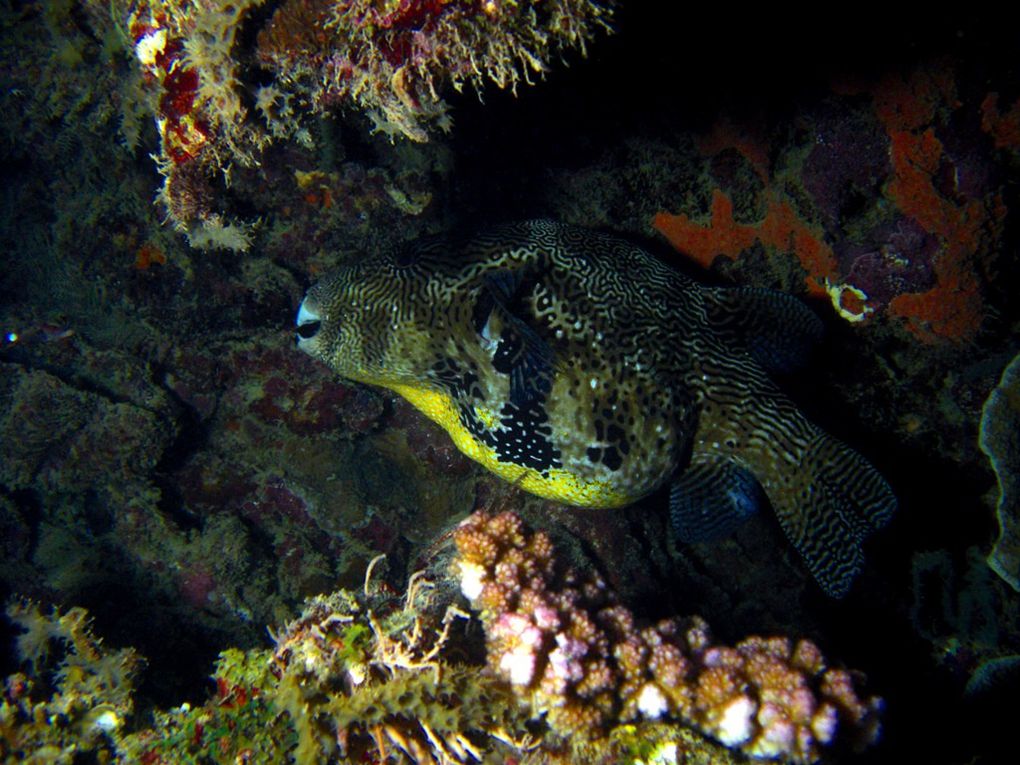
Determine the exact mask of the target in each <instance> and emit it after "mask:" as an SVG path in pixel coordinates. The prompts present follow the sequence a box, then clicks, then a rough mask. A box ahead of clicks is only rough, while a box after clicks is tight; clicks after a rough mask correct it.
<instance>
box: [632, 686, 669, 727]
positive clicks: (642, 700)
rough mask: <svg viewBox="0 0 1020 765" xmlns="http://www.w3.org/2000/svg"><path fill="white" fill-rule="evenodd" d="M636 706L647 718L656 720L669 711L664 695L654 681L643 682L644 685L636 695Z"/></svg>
mask: <svg viewBox="0 0 1020 765" xmlns="http://www.w3.org/2000/svg"><path fill="white" fill-rule="evenodd" d="M637 706H638V710H639V711H640V712H641V714H643V715H644V716H645V717H646V718H647V719H649V720H658V719H659V718H660V717H662V716H663V715H664V714H666V712H667V711H669V704H668V703H667V701H666V697H665V696H663V695H662V691H660V690H659V686H657V685H655V684H654V683H645V687H644V688H642V689H641V693H640V695H638V700H637Z"/></svg>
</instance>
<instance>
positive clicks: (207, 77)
mask: <svg viewBox="0 0 1020 765" xmlns="http://www.w3.org/2000/svg"><path fill="white" fill-rule="evenodd" d="M100 3H102V4H103V5H105V3H104V2H102V0H90V3H89V4H90V5H91V6H94V8H93V10H95V11H96V12H98V10H97V6H98V5H99V4H100ZM266 6H268V7H266ZM114 8H115V9H116V11H115V12H116V13H120V14H121V15H122V17H123V19H124V24H125V28H126V30H127V33H128V36H129V38H130V40H131V41H132V45H133V50H134V54H135V57H136V59H137V61H138V64H139V65H140V67H141V71H142V80H143V85H144V87H145V88H146V90H147V91H148V94H149V103H150V106H151V108H152V111H153V113H154V115H155V118H156V124H157V127H158V130H159V135H160V152H159V156H158V158H157V163H158V166H159V169H160V172H161V173H162V174H163V176H164V183H163V187H162V189H161V191H160V193H159V197H158V200H159V201H160V202H161V204H162V206H163V207H164V209H165V210H166V213H167V217H168V219H169V220H170V221H172V222H173V223H174V224H175V225H176V227H177V228H179V229H181V230H183V231H185V232H187V234H188V238H189V241H190V243H191V244H192V246H194V247H199V248H224V249H230V250H236V251H239V250H247V249H248V247H249V246H250V243H251V234H252V226H251V224H250V223H241V222H239V221H237V220H235V219H234V218H231V217H229V216H226V215H224V214H223V212H222V209H221V208H222V207H223V202H224V198H225V196H226V195H225V193H224V192H225V186H229V185H230V183H231V175H232V173H234V172H236V171H237V170H239V169H244V168H252V169H255V168H259V166H260V164H261V162H262V154H263V151H264V150H265V149H266V147H267V146H268V145H269V144H270V143H271V142H272V141H273V140H274V139H283V138H289V139H293V140H294V141H295V142H297V143H299V144H301V145H305V146H308V145H311V144H312V143H313V142H314V139H313V135H312V131H311V130H310V128H309V119H308V117H309V116H310V115H313V114H323V113H327V112H330V111H334V110H336V109H338V108H346V107H354V108H355V109H357V110H359V111H363V112H364V113H366V114H367V115H368V117H369V118H370V119H371V121H372V123H373V125H374V126H375V129H376V130H378V131H381V132H383V133H385V134H387V135H389V136H391V137H396V136H403V137H407V138H410V139H412V140H414V141H420V142H424V141H426V140H428V127H429V126H431V125H438V126H439V127H440V128H441V129H444V130H445V129H448V128H449V125H450V120H449V117H448V115H447V111H448V107H447V104H446V102H445V101H444V100H443V95H442V94H443V93H444V91H445V90H446V89H447V88H448V87H452V88H454V89H456V90H461V89H462V88H463V87H464V85H465V84H470V85H472V86H474V87H475V88H476V89H478V90H479V91H480V90H481V89H482V88H483V86H484V84H485V83H486V82H491V83H493V84H495V85H496V86H497V87H499V88H509V89H511V90H513V91H514V92H516V88H517V86H518V84H520V83H521V82H526V83H531V82H532V76H533V75H538V74H542V73H544V72H545V71H547V69H548V68H549V65H550V62H551V61H552V60H553V59H555V58H556V57H558V56H560V55H562V54H563V53H564V52H565V51H566V50H568V49H574V48H576V49H579V50H580V51H581V53H582V54H583V53H584V52H585V48H586V45H587V44H588V42H590V41H591V40H592V38H593V37H594V36H595V34H596V32H597V31H598V30H599V29H603V30H608V28H609V26H608V24H609V18H610V16H611V3H609V2H606V3H601V4H599V3H595V2H593V1H592V0H544V1H543V2H528V3H516V2H512V3H508V2H501V1H499V0H389V1H388V2H383V3H378V2H373V1H372V0H343V1H338V0H283V1H282V2H275V3H266V2H265V0H242V2H235V0H212V1H210V2H196V1H194V0H144V1H143V2H139V3H130V4H128V3H126V2H125V1H124V0H116V2H115V4H114ZM256 8H258V9H259V13H258V14H254V13H252V11H253V10H254V9H256ZM252 59H254V60H255V61H256V62H257V63H258V64H259V65H260V66H261V67H263V68H264V70H265V71H263V72H260V73H259V74H258V76H257V77H255V78H254V79H253V78H252V73H246V70H247V69H248V68H250V61H251V60H252ZM246 89H250V90H251V91H253V92H254V94H255V98H254V108H255V111H256V112H257V114H258V115H259V118H260V119H256V118H255V117H254V115H250V114H249V110H248V108H247V106H246V105H245V103H246V98H245V97H244V96H243V93H244V91H245V90H246ZM256 174H261V171H258V170H257V171H256ZM221 175H222V179H220V178H219V176H221ZM221 183H222V185H221ZM330 199H331V198H330ZM396 201H397V204H398V206H401V207H406V208H407V209H406V212H407V213H408V214H417V213H418V212H420V211H421V209H422V204H423V203H422V201H421V200H415V199H408V198H403V199H399V200H396ZM426 201H427V200H426Z"/></svg>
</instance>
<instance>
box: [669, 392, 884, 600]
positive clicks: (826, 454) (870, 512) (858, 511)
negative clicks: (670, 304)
mask: <svg viewBox="0 0 1020 765" xmlns="http://www.w3.org/2000/svg"><path fill="white" fill-rule="evenodd" d="M759 374H760V373H759ZM763 382H764V383H765V384H766V385H767V384H768V381H767V380H766V381H763ZM761 392H762V391H761V390H760V389H759V393H761ZM769 393H771V394H772V395H769ZM769 393H766V394H765V396H764V397H763V399H761V398H759V399H758V400H757V402H756V405H751V406H747V407H742V409H743V411H742V412H741V414H740V419H739V420H738V421H737V422H739V425H732V426H731V425H729V423H730V422H733V421H732V420H730V418H731V417H732V415H731V414H725V413H723V416H722V417H720V418H718V419H719V421H722V420H726V421H727V424H726V425H723V426H722V427H721V428H720V427H719V426H718V422H713V420H714V419H715V417H713V416H712V415H711V414H709V415H708V416H707V417H703V418H702V422H701V423H699V436H698V437H697V443H698V444H699V445H698V446H696V447H695V450H694V452H693V453H692V455H691V462H690V465H689V466H688V468H687V469H686V470H685V471H684V472H683V473H681V474H680V476H679V477H678V479H677V481H676V482H675V483H674V484H673V487H672V491H671V495H670V510H671V515H672V520H673V525H674V527H675V529H676V531H677V535H678V537H679V538H680V539H681V540H682V541H685V542H704V541H710V540H712V539H714V538H717V537H719V536H721V535H723V534H726V533H729V532H731V531H733V530H734V528H735V527H736V526H737V525H738V524H739V523H741V522H742V521H743V520H745V519H746V518H748V517H749V516H750V515H752V514H753V513H754V512H755V511H756V510H757V509H758V508H759V507H760V506H762V505H764V504H765V503H764V502H763V501H762V498H761V495H762V493H764V496H765V497H767V499H768V504H770V505H771V506H772V509H773V511H774V512H775V514H776V517H777V519H778V520H779V525H780V526H781V527H782V529H783V531H784V533H785V534H786V537H787V538H788V539H789V540H790V542H791V543H792V544H793V546H794V547H795V548H796V549H797V551H798V552H799V553H800V555H801V557H802V558H803V559H804V562H805V563H806V564H807V567H808V569H809V570H810V571H811V574H812V575H813V576H814V578H815V579H816V580H817V582H818V584H819V585H820V586H821V588H822V589H823V590H824V591H825V592H826V593H827V594H828V595H830V596H832V597H835V598H840V597H843V596H844V595H846V593H847V592H848V591H849V589H850V585H851V584H852V583H853V580H854V578H855V577H856V576H857V574H859V573H860V571H861V569H862V568H863V566H864V552H863V549H862V545H863V543H864V540H865V539H866V538H867V537H868V536H869V535H870V534H871V533H872V532H874V531H876V530H877V529H879V528H881V527H882V526H883V525H885V523H886V522H887V521H888V520H889V519H890V518H891V517H892V515H893V513H894V512H895V510H896V497H895V496H894V495H893V492H892V489H890V487H889V485H888V484H887V483H886V482H885V479H884V478H882V476H881V475H880V474H879V473H878V471H877V470H875V468H874V467H872V466H871V464H870V463H869V462H868V461H867V460H865V459H864V458H863V457H862V456H861V455H859V454H858V453H857V452H855V451H853V450H852V449H850V448H849V447H848V446H846V445H845V444H843V443H842V442H841V441H839V440H837V439H835V438H833V437H831V436H829V435H828V434H826V433H824V432H823V431H821V430H819V429H818V428H817V427H815V426H814V425H812V424H811V423H810V422H808V421H807V420H806V419H805V418H804V416H803V415H801V414H800V412H798V411H797V410H796V408H795V407H794V406H793V404H792V402H790V401H789V400H788V399H786V398H785V396H783V395H782V394H781V393H779V391H778V390H775V389H773V390H771V391H769ZM748 400H749V401H754V398H753V397H752V398H750V399H748ZM709 412H711V410H709Z"/></svg>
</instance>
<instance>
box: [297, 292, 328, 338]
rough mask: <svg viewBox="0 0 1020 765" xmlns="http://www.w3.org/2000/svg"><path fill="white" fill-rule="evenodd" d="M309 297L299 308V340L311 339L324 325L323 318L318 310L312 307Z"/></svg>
mask: <svg viewBox="0 0 1020 765" xmlns="http://www.w3.org/2000/svg"><path fill="white" fill-rule="evenodd" d="M308 303H309V301H308V299H307V298H305V300H304V301H302V303H301V307H300V308H298V315H297V320H296V321H295V323H296V324H297V334H298V342H301V341H302V340H310V339H311V338H313V337H315V335H316V334H318V332H319V327H321V326H322V320H321V319H320V318H319V314H318V312H317V311H316V310H315V309H314V308H312V307H311V306H310V305H309V304H308Z"/></svg>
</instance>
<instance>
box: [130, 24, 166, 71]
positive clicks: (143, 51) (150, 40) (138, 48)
mask: <svg viewBox="0 0 1020 765" xmlns="http://www.w3.org/2000/svg"><path fill="white" fill-rule="evenodd" d="M165 49H166V30H165V29H153V30H152V31H151V32H146V33H145V34H144V35H142V37H141V39H140V40H139V41H138V42H137V43H135V55H136V56H137V57H138V60H139V61H141V62H142V66H155V64H156V57H157V56H158V55H159V54H160V53H162V52H163V51H164V50H165Z"/></svg>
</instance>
